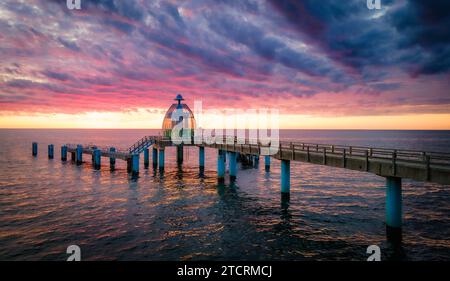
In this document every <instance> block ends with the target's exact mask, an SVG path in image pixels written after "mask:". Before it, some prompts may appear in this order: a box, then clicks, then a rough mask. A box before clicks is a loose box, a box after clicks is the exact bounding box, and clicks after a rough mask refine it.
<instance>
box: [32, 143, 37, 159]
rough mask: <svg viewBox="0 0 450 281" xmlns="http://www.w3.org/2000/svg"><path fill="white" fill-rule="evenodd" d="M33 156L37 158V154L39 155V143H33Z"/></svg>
mask: <svg viewBox="0 0 450 281" xmlns="http://www.w3.org/2000/svg"><path fill="white" fill-rule="evenodd" d="M32 154H33V156H37V154H38V143H37V142H33V144H32Z"/></svg>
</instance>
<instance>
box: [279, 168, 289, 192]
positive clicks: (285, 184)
mask: <svg viewBox="0 0 450 281" xmlns="http://www.w3.org/2000/svg"><path fill="white" fill-rule="evenodd" d="M290 192H291V161H289V160H281V193H290Z"/></svg>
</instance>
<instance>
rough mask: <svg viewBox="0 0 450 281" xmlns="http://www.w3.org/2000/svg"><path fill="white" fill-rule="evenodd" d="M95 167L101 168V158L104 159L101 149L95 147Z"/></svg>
mask: <svg viewBox="0 0 450 281" xmlns="http://www.w3.org/2000/svg"><path fill="white" fill-rule="evenodd" d="M93 156H94V169H96V170H100V167H101V159H102V152H101V151H100V149H94V153H93Z"/></svg>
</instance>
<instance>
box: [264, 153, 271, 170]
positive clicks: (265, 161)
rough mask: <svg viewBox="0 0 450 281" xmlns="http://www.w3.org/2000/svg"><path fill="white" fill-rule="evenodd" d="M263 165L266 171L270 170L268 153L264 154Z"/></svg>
mask: <svg viewBox="0 0 450 281" xmlns="http://www.w3.org/2000/svg"><path fill="white" fill-rule="evenodd" d="M264 167H265V170H266V172H268V171H270V156H269V155H265V156H264Z"/></svg>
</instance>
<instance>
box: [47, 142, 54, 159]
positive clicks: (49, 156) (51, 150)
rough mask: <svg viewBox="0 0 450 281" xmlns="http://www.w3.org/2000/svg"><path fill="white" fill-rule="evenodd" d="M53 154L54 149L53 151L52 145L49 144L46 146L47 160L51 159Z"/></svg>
mask: <svg viewBox="0 0 450 281" xmlns="http://www.w3.org/2000/svg"><path fill="white" fill-rule="evenodd" d="M54 152H55V149H54V146H53V144H49V145H48V159H53V156H54Z"/></svg>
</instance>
